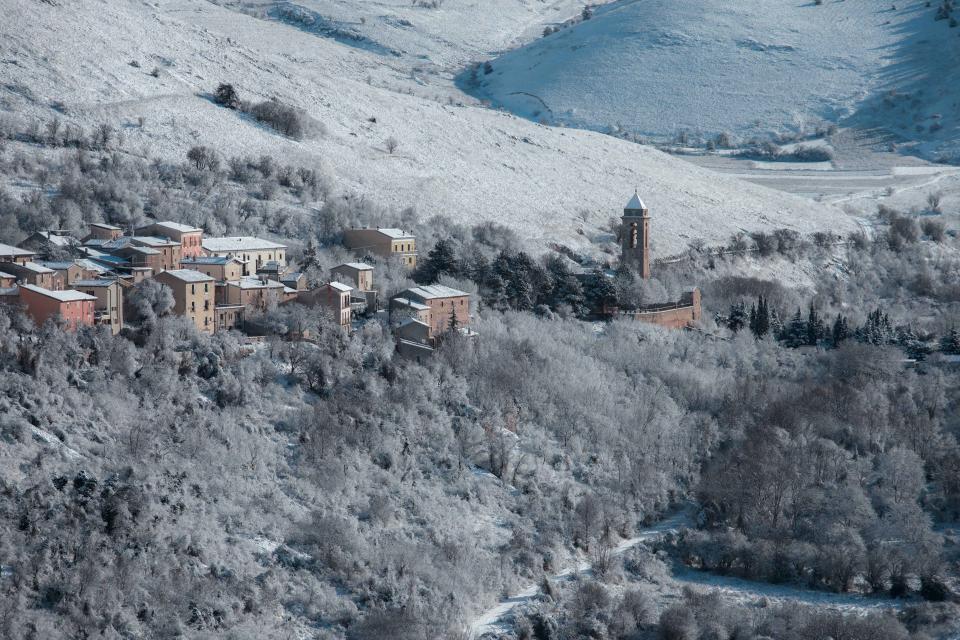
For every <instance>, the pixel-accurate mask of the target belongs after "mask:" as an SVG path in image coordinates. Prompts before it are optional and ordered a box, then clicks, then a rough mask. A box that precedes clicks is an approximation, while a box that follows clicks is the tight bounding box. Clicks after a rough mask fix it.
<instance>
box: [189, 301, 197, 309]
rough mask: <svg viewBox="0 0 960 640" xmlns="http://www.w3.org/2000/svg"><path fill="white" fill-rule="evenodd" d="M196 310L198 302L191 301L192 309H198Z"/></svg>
mask: <svg viewBox="0 0 960 640" xmlns="http://www.w3.org/2000/svg"><path fill="white" fill-rule="evenodd" d="M196 310H197V303H196V302H191V303H190V311H196Z"/></svg>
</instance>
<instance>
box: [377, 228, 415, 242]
mask: <svg viewBox="0 0 960 640" xmlns="http://www.w3.org/2000/svg"><path fill="white" fill-rule="evenodd" d="M377 231H379V232H380V233H382V234H383V235H385V236H389V237H390V238H391V239H393V240H406V239H408V238H411V239H412V238H413V237H414V236H413V234H410V233H407V232H405V231H404V230H403V229H389V228H388V229H377Z"/></svg>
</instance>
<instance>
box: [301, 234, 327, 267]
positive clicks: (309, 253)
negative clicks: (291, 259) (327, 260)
mask: <svg viewBox="0 0 960 640" xmlns="http://www.w3.org/2000/svg"><path fill="white" fill-rule="evenodd" d="M311 268H312V269H322V267H321V266H320V251H319V250H318V249H317V245H316V243H315V242H314V241H313V238H308V239H307V246H306V248H305V249H304V250H303V260H301V261H300V270H301V271H306V270H307V269H311Z"/></svg>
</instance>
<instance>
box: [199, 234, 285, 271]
mask: <svg viewBox="0 0 960 640" xmlns="http://www.w3.org/2000/svg"><path fill="white" fill-rule="evenodd" d="M203 250H204V253H206V254H207V255H211V256H220V257H226V258H236V259H237V260H239V261H240V262H241V264H243V275H245V276H252V275H256V273H257V270H258V269H259V268H260V267H261V266H262V265H263V264H265V263H267V262H271V261H275V262H277V263H279V264H280V265H281V266H283V265H286V264H287V247H286V245H282V244H279V243H276V242H272V241H270V240H264V239H262V238H254V237H252V236H233V237H228V238H204V240H203Z"/></svg>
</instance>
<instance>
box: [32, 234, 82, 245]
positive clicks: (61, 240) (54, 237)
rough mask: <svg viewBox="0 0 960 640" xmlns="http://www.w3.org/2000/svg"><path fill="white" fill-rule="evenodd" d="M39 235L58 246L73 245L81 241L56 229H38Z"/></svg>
mask: <svg viewBox="0 0 960 640" xmlns="http://www.w3.org/2000/svg"><path fill="white" fill-rule="evenodd" d="M37 235H39V236H40V237H41V238H43V239H44V240H46V241H47V242H49V243H50V244H52V245H54V246H56V247H71V246H73V245H75V244H79V242H80V241H79V240H77V239H76V238H74V237H72V236H70V235H68V234H66V233H60V232H56V231H38V232H37Z"/></svg>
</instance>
